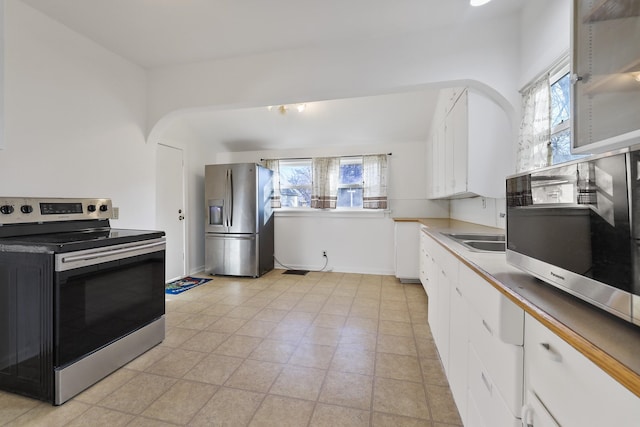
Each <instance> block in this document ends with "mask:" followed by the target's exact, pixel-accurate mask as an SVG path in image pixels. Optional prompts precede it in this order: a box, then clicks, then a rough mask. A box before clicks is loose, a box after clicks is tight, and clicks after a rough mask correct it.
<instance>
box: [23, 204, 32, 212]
mask: <svg viewBox="0 0 640 427" xmlns="http://www.w3.org/2000/svg"><path fill="white" fill-rule="evenodd" d="M20 212H22V213H24V214H30V213H31V212H33V206H31V205H22V206H20Z"/></svg>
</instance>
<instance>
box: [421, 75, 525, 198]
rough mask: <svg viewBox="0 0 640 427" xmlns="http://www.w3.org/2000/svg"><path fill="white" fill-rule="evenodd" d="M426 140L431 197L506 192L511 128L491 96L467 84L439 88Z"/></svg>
mask: <svg viewBox="0 0 640 427" xmlns="http://www.w3.org/2000/svg"><path fill="white" fill-rule="evenodd" d="M427 144H428V145H427V157H428V158H427V166H428V167H429V168H430V170H429V172H427V175H428V178H429V179H428V183H427V197H428V198H431V199H437V198H459V197H471V196H475V195H480V196H486V197H494V198H501V197H504V185H505V184H504V180H505V177H506V176H507V175H510V174H512V173H513V172H514V169H513V168H514V166H513V164H514V163H513V156H512V131H511V125H510V122H509V118H508V117H507V115H506V113H505V112H504V110H503V109H502V108H501V107H500V106H499V105H498V104H496V103H495V102H494V101H493V100H491V99H489V98H487V97H486V96H484V95H482V94H480V93H477V92H475V91H473V90H471V89H468V88H449V89H443V90H441V91H440V95H439V98H438V106H437V107H436V112H435V114H434V118H433V126H432V129H431V133H430V138H429V140H428V142H427Z"/></svg>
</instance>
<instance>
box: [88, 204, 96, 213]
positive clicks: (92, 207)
mask: <svg viewBox="0 0 640 427" xmlns="http://www.w3.org/2000/svg"><path fill="white" fill-rule="evenodd" d="M87 210H88V211H89V212H95V211H96V205H89V206H87Z"/></svg>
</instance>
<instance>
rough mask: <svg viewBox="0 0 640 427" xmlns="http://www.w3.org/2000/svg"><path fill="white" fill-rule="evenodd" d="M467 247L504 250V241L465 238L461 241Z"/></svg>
mask: <svg viewBox="0 0 640 427" xmlns="http://www.w3.org/2000/svg"><path fill="white" fill-rule="evenodd" d="M461 243H462V244H463V245H464V246H466V247H467V248H470V249H471V250H474V249H475V250H477V251H483V252H504V248H505V244H504V242H496V241H492V242H491V241H483V240H463V241H462V242H461Z"/></svg>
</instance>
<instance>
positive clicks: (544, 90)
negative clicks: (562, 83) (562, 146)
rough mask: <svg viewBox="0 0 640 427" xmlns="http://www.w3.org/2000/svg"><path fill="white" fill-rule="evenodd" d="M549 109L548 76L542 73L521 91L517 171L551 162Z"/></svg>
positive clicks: (527, 169) (546, 164)
mask: <svg viewBox="0 0 640 427" xmlns="http://www.w3.org/2000/svg"><path fill="white" fill-rule="evenodd" d="M550 109H551V94H550V88H549V77H548V76H547V75H545V76H544V77H543V78H542V79H540V80H538V81H537V82H535V83H533V84H532V85H531V86H530V87H529V88H527V89H526V90H525V92H524V93H523V94H522V121H521V122H520V138H519V140H518V153H517V159H516V162H517V165H516V167H517V171H518V172H524V171H529V170H532V169H536V168H540V167H544V166H548V165H550V164H551V161H550V159H551V154H552V151H551V119H550V117H551V111H550Z"/></svg>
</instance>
